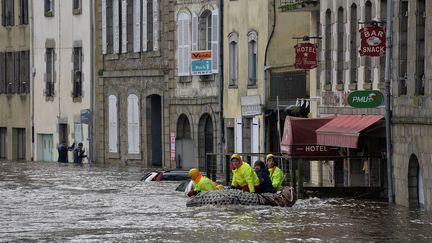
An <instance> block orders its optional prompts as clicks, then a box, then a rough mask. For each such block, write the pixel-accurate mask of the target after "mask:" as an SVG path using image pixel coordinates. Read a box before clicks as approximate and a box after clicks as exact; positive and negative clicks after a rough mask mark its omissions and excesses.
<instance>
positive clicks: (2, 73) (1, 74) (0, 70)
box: [0, 52, 6, 94]
mask: <svg viewBox="0 0 432 243" xmlns="http://www.w3.org/2000/svg"><path fill="white" fill-rule="evenodd" d="M4 93H6V69H5V53H4V52H0V94H4Z"/></svg>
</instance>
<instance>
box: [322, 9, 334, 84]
mask: <svg viewBox="0 0 432 243" xmlns="http://www.w3.org/2000/svg"><path fill="white" fill-rule="evenodd" d="M331 27H332V23H331V11H330V9H327V11H326V13H325V51H324V59H325V60H324V62H325V84H331V83H332V77H331V73H332V72H331V71H332V70H331V67H332V63H331V60H333V59H332V55H331V47H332V45H331V40H332V28H331Z"/></svg>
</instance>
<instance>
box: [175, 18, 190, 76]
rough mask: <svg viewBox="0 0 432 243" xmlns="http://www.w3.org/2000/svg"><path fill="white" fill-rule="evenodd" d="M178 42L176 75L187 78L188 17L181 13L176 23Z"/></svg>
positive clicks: (188, 53) (188, 59)
mask: <svg viewBox="0 0 432 243" xmlns="http://www.w3.org/2000/svg"><path fill="white" fill-rule="evenodd" d="M177 26H178V27H177V34H178V36H177V42H178V57H177V63H178V73H179V76H188V75H189V73H190V60H191V58H190V55H191V53H190V40H189V34H190V32H189V15H188V14H186V13H181V14H180V15H179V19H178V22H177Z"/></svg>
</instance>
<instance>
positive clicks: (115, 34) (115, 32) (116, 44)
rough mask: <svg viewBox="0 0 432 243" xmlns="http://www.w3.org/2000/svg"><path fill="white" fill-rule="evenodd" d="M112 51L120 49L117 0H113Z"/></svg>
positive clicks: (115, 51)
mask: <svg viewBox="0 0 432 243" xmlns="http://www.w3.org/2000/svg"><path fill="white" fill-rule="evenodd" d="M112 8H113V53H114V54H116V53H119V51H120V43H119V41H120V30H119V27H120V26H119V0H113V6H112Z"/></svg>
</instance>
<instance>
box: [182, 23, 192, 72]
mask: <svg viewBox="0 0 432 243" xmlns="http://www.w3.org/2000/svg"><path fill="white" fill-rule="evenodd" d="M186 16H187V18H186V19H184V20H183V31H184V32H183V63H184V64H183V67H184V74H185V75H186V76H189V75H190V70H191V68H190V65H191V50H190V47H191V44H190V38H189V37H190V31H189V29H190V28H189V15H186Z"/></svg>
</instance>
